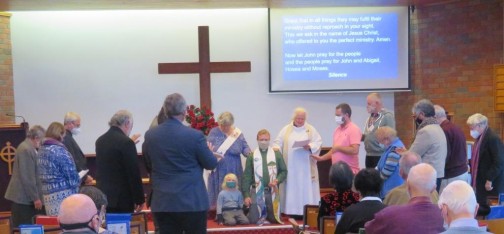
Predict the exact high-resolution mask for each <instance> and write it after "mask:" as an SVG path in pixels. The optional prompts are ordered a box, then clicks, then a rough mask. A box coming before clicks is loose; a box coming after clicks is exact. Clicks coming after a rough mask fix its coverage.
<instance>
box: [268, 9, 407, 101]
mask: <svg viewBox="0 0 504 234" xmlns="http://www.w3.org/2000/svg"><path fill="white" fill-rule="evenodd" d="M362 7H368V8H373V7H376V8H378V7H377V6H362ZM404 7H406V9H407V21H408V22H407V24H406V25H407V28H406V32H407V42H406V43H407V46H406V47H407V50H406V53H407V54H406V58H407V61H406V67H407V68H406V72H407V75H406V76H407V78H406V79H407V87H404V88H365V89H358V88H357V89H316V90H313V89H289V90H273V87H272V49H271V48H272V45H271V43H272V41H271V30H272V29H271V10H272V8H268V55H269V69H268V72H269V77H268V92H269V93H270V94H292V93H362V92H409V91H411V85H412V84H411V73H410V55H411V53H410V52H411V51H410V50H411V48H410V47H411V40H410V37H411V25H410V23H411V8H410V7H409V6H404ZM331 8H339V7H331ZM353 8H361V7H353ZM273 9H274V8H273ZM297 9H300V8H297Z"/></svg>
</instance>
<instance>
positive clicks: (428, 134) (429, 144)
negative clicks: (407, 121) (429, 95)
mask: <svg viewBox="0 0 504 234" xmlns="http://www.w3.org/2000/svg"><path fill="white" fill-rule="evenodd" d="M412 112H413V114H414V115H415V119H416V121H417V122H421V124H420V125H419V126H418V129H417V132H416V134H415V140H414V141H413V143H412V144H411V147H410V149H409V150H410V151H413V152H415V153H416V154H418V155H419V156H420V158H421V159H422V162H424V163H428V164H430V165H431V166H432V167H434V169H436V172H437V181H436V184H437V186H436V190H437V191H439V188H440V186H441V179H443V178H444V173H445V164H446V156H447V154H448V144H447V143H446V136H445V133H444V132H443V129H442V128H441V126H439V123H438V122H437V120H436V118H435V110H434V104H432V102H431V101H429V100H427V99H422V100H420V101H418V102H417V103H415V105H414V106H413V108H412Z"/></svg>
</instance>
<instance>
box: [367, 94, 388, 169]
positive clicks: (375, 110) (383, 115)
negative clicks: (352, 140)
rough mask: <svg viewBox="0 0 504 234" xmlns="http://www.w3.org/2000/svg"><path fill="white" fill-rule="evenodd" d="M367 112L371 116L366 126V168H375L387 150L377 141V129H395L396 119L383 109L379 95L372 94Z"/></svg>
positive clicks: (368, 100) (368, 97)
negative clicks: (386, 127)
mask: <svg viewBox="0 0 504 234" xmlns="http://www.w3.org/2000/svg"><path fill="white" fill-rule="evenodd" d="M366 101H367V107H366V109H367V112H368V113H369V114H370V116H369V117H368V119H367V120H366V125H365V126H364V149H365V150H366V168H375V167H376V165H378V161H379V160H380V156H381V155H382V154H383V152H385V148H383V147H380V145H379V143H378V140H377V139H376V136H375V132H376V130H377V129H379V128H381V127H384V126H388V127H391V128H392V129H395V118H394V114H392V112H390V111H388V110H386V109H385V108H383V103H382V100H381V96H380V94H379V93H370V94H369V95H368V96H367V98H366Z"/></svg>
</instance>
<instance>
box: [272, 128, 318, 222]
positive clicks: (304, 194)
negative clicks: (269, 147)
mask: <svg viewBox="0 0 504 234" xmlns="http://www.w3.org/2000/svg"><path fill="white" fill-rule="evenodd" d="M307 139H309V140H310V143H309V146H310V149H311V152H310V151H308V150H305V149H304V148H302V147H297V148H293V147H292V146H293V144H294V142H296V141H303V140H307ZM284 144H286V145H284ZM321 146H322V138H321V137H320V134H319V133H318V132H317V130H316V129H315V128H314V127H313V126H311V125H309V124H308V123H305V124H304V125H303V126H301V127H295V126H294V125H293V123H290V124H288V125H286V126H285V127H284V128H283V129H282V130H281V131H280V133H279V134H278V136H277V138H276V139H275V142H274V146H273V147H277V148H279V149H280V150H281V151H282V155H283V157H284V160H285V164H286V165H287V179H286V181H285V182H284V183H282V184H281V185H280V209H281V212H282V213H285V214H291V215H303V207H304V205H307V204H310V205H318V204H319V201H320V185H319V178H318V169H317V164H316V161H315V160H314V159H312V158H311V157H310V154H314V155H319V154H320V148H321ZM285 151H286V152H285Z"/></svg>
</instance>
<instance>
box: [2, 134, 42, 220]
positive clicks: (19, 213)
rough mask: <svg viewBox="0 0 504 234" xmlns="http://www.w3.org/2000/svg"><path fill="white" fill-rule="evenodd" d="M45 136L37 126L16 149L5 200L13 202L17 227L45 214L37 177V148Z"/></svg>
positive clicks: (13, 213) (12, 209) (13, 214)
mask: <svg viewBox="0 0 504 234" xmlns="http://www.w3.org/2000/svg"><path fill="white" fill-rule="evenodd" d="M44 135H45V129H44V128H42V127H41V126H39V125H35V126H33V127H32V128H31V129H30V130H29V131H28V133H27V134H26V139H25V140H24V141H23V142H21V144H19V146H18V148H17V149H16V158H15V160H14V167H13V168H12V177H11V179H10V182H9V186H8V187H7V191H5V199H7V200H10V201H12V202H13V203H12V208H11V212H12V222H13V225H14V226H15V227H18V226H19V225H20V224H31V223H32V217H33V216H34V215H36V214H43V213H44V211H43V209H42V200H41V198H42V191H41V189H40V181H39V179H38V176H37V148H38V147H39V146H40V142H41V141H42V138H43V137H44Z"/></svg>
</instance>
